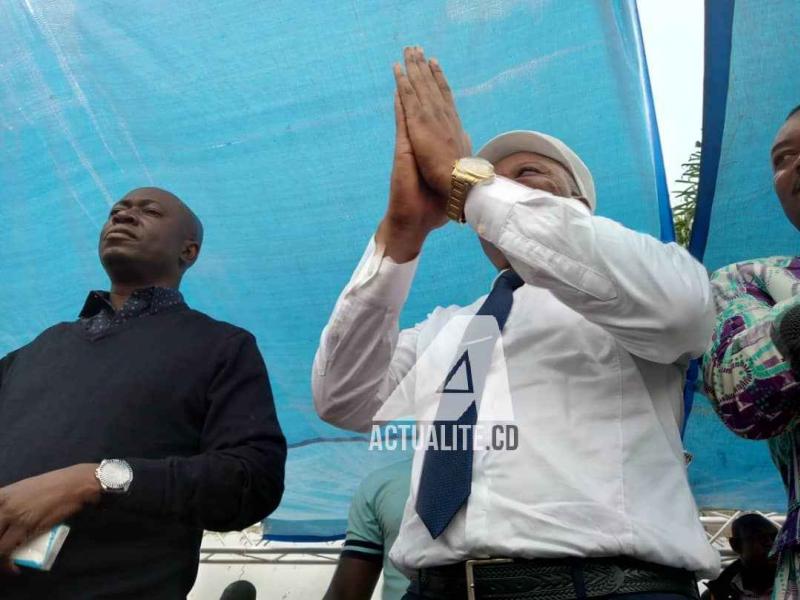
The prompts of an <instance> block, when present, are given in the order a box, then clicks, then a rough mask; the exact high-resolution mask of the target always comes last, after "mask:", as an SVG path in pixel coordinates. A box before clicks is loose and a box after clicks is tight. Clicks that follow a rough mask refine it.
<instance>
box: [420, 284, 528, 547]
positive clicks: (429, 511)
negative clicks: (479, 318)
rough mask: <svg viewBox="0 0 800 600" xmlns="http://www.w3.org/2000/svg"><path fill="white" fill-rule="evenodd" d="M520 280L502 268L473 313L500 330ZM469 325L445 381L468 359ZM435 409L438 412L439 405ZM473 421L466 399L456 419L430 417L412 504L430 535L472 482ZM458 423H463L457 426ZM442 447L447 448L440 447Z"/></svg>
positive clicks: (475, 412) (447, 520)
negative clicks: (431, 438)
mask: <svg viewBox="0 0 800 600" xmlns="http://www.w3.org/2000/svg"><path fill="white" fill-rule="evenodd" d="M522 284H523V281H522V279H521V278H520V276H519V275H517V274H516V273H515V272H514V271H512V270H510V269H509V270H507V271H504V272H503V273H502V274H501V275H500V276H499V277H498V278H497V280H496V281H495V283H494V287H493V288H492V291H491V293H490V294H489V296H488V297H487V298H486V301H485V302H484V303H483V304H482V305H481V307H480V309H479V310H478V312H477V313H475V314H476V315H488V316H493V317H494V318H495V319H496V320H497V327H498V329H499V330H500V331H502V330H503V326H504V325H505V324H506V320H507V319H508V314H509V313H510V312H511V305H512V304H513V302H514V290H515V289H517V288H518V287H520V286H521V285H522ZM470 329H471V327H470V326H467V329H466V331H465V332H464V336H463V338H462V343H461V346H460V347H459V348H460V349H459V351H458V352H457V353H456V358H455V360H454V361H453V367H452V368H451V370H450V373H449V374H448V376H447V378H446V380H445V381H447V380H449V379H450V377H452V376H453V374H454V371H456V369H458V368H459V366H460V365H461V364H462V362H463V361H464V359H465V358H467V360H468V357H466V356H465V354H466V352H465V351H464V350H463V347H464V344H465V343H468V342H470V341H472V339H473V337H475V335H473V334H471V332H470ZM467 364H468V363H467ZM486 367H487V368H488V365H486ZM470 378H471V375H470ZM479 385H480V389H478V390H476V392H475V398H476V400H478V399H480V395H481V393H482V391H483V382H482V381H481V382H480V383H479ZM444 388H445V386H443V389H444ZM438 412H439V414H441V412H442V410H441V407H440V410H439V411H438ZM477 421H478V407H477V405H476V402H475V401H473V402H471V403H470V405H469V406H468V407H467V409H466V410H465V411H464V413H463V414H462V415H461V417H460V418H459V419H458V420H457V421H452V420H448V421H443V420H442V421H440V420H439V419H438V418H437V420H436V421H434V424H433V428H434V435H436V436H437V441H438V448H428V449H427V450H426V451H425V458H424V460H423V463H422V474H421V476H420V482H419V489H418V492H417V505H416V509H417V514H418V515H419V517H420V519H422V522H423V523H424V524H425V527H427V528H428V531H429V532H430V534H431V537H433V538H434V539H436V538H437V537H439V536H440V535H441V534H442V532H443V531H444V530H445V529H446V528H447V526H448V525H449V524H450V521H452V520H453V517H454V516H455V514H456V513H457V512H458V510H459V509H460V508H461V507H462V506H463V505H464V503H465V502H466V501H467V498H468V497H469V494H470V488H471V486H472V443H473V426H474V425H475V423H477ZM460 425H466V426H467V427H466V428H461V429H459V427H458V426H460ZM464 430H465V433H466V435H464V433H463V432H462V434H461V435H460V436H458V435H456V431H464ZM456 438H459V439H456ZM443 447H444V448H450V449H447V450H443V449H441V448H443Z"/></svg>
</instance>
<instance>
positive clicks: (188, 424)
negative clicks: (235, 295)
mask: <svg viewBox="0 0 800 600" xmlns="http://www.w3.org/2000/svg"><path fill="white" fill-rule="evenodd" d="M201 243H202V225H201V224H200V221H199V220H198V219H197V217H196V216H195V215H194V213H192V211H191V210H190V209H189V208H188V207H187V206H186V205H184V204H183V202H181V201H180V200H179V199H178V198H177V197H176V196H174V195H172V194H170V193H169V192H166V191H164V190H160V189H157V188H142V189H137V190H134V191H132V192H130V193H128V194H127V195H126V196H125V197H124V198H123V199H122V200H120V201H119V202H117V203H116V204H115V205H114V207H113V208H112V210H111V214H110V216H109V218H108V221H107V222H106V224H105V225H104V226H103V229H102V231H101V234H100V246H99V254H100V260H101V262H102V264H103V267H104V268H105V270H106V272H107V273H108V276H109V278H110V279H111V291H110V293H106V292H92V293H90V294H89V297H88V299H87V300H86V303H85V305H84V307H83V310H82V311H81V313H80V318H79V320H77V321H74V322H69V323H60V324H58V325H56V326H54V327H51V328H50V329H48V330H46V331H45V332H44V333H42V334H41V335H40V336H39V337H37V338H36V339H35V340H34V341H33V342H31V343H30V344H28V345H27V346H24V347H22V348H20V349H18V350H16V351H14V352H11V353H10V354H8V355H7V356H6V357H5V358H3V359H2V361H0V598H3V599H5V598H13V599H21V598H26V599H27V598H35V599H39V598H42V599H44V598H47V599H72V598H75V599H77V598H80V599H81V600H83V599H88V598H111V597H113V598H137V599H139V598H142V599H143V598H147V599H160V598H164V599H173V598H184V597H185V596H186V594H187V593H188V592H189V590H190V589H191V588H192V585H193V583H194V580H195V577H196V575H197V565H198V556H199V547H200V541H201V537H202V532H203V529H211V530H220V531H224V530H234V529H242V528H244V527H247V526H249V525H251V524H253V523H255V522H257V521H259V520H261V519H263V518H264V517H266V516H267V515H268V514H269V513H271V512H272V511H273V510H274V509H275V508H276V507H277V506H278V503H279V502H280V499H281V495H282V493H283V477H284V464H285V461H286V441H285V439H284V437H283V434H282V432H281V428H280V425H279V424H278V420H277V417H276V414H275V407H274V404H273V400H272V393H271V390H270V385H269V381H268V378H267V371H266V368H265V366H264V361H263V360H262V358H261V354H260V353H259V351H258V348H257V346H256V342H255V339H254V338H253V336H252V335H251V334H250V333H248V332H247V331H245V330H243V329H240V328H238V327H235V326H233V325H229V324H227V323H222V322H219V321H215V320H213V319H211V318H210V317H208V316H206V315H204V314H202V313H200V312H197V311H195V310H192V309H190V308H189V307H188V306H187V305H186V304H185V303H184V301H183V297H182V296H181V294H180V292H179V291H178V287H179V285H180V282H181V278H182V276H183V274H184V273H185V272H186V270H187V269H188V268H189V267H191V266H192V264H194V262H195V260H196V259H197V256H198V252H199V250H200V245H201ZM62 522H66V523H68V524H69V525H70V526H71V528H72V529H71V532H70V534H69V536H68V538H67V540H66V543H65V544H64V547H63V549H62V550H61V553H60V554H59V556H58V558H57V560H56V562H55V565H54V566H53V568H52V570H51V571H50V572H48V573H44V572H39V571H34V570H30V569H19V568H17V567H15V566H14V565H13V564H12V563H11V561H10V559H9V556H10V554H11V553H12V551H13V550H14V549H15V548H16V547H18V546H19V545H21V544H23V543H24V542H25V541H26V540H28V539H30V538H31V537H33V536H36V535H37V534H39V533H41V532H44V531H46V530H48V529H49V528H51V527H52V526H54V525H56V524H58V523H62Z"/></svg>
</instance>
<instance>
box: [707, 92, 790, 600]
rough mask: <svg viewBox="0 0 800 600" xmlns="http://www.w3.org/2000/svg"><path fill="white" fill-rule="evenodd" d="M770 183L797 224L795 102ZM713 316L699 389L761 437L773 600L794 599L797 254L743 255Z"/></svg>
mask: <svg viewBox="0 0 800 600" xmlns="http://www.w3.org/2000/svg"><path fill="white" fill-rule="evenodd" d="M771 165H772V175H773V179H772V181H773V186H774V189H775V193H776V195H777V196H778V200H780V203H781V207H782V208H783V211H784V213H785V214H786V217H787V218H788V219H789V221H790V222H791V223H792V225H794V227H795V228H796V229H800V106H798V107H797V108H795V109H793V110H792V111H791V112H790V113H789V115H788V116H787V118H786V120H785V121H784V123H783V125H782V126H781V127H780V129H779V130H778V133H777V135H776V136H775V140H774V142H773V145H772V151H771ZM711 285H712V288H713V292H714V302H715V304H716V308H717V322H716V328H715V331H714V336H713V341H712V345H711V347H710V349H709V350H708V351H707V352H706V354H705V356H704V358H703V379H704V385H705V391H706V395H707V396H708V398H709V399H710V400H711V403H712V405H713V406H714V408H715V409H716V411H717V413H718V414H719V416H720V418H721V419H722V421H723V422H724V423H725V424H726V425H727V426H728V428H729V429H730V430H731V431H733V432H734V433H736V434H737V435H740V436H742V437H744V438H748V439H756V440H768V441H769V449H770V453H771V454H772V459H773V462H774V463H775V464H776V465H777V467H778V470H779V471H780V474H781V477H782V479H783V483H784V485H785V486H786V490H787V494H788V498H789V506H788V509H787V514H786V521H785V522H784V524H783V527H782V528H781V531H780V533H779V534H778V539H777V541H776V542H775V547H774V549H773V551H774V552H776V553H777V555H778V568H777V572H776V580H775V587H774V590H773V594H774V597H775V598H776V600H784V599H787V598H791V599H795V598H798V597H800V593H799V592H798V574H800V553H798V551H797V549H798V547H800V523H798V520H799V519H798V517H799V516H800V461H799V460H798V450H800V437H799V436H800V430H798V427H797V425H798V423H800V404H798V402H797V399H798V397H800V396H799V395H800V257H798V256H772V257H769V258H761V259H754V260H747V261H744V262H740V263H736V264H733V265H729V266H727V267H724V268H722V269H719V270H718V271H716V272H715V273H714V274H713V275H712V277H711Z"/></svg>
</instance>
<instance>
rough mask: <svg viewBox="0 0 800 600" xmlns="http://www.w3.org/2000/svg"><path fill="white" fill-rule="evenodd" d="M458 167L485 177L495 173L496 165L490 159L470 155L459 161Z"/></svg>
mask: <svg viewBox="0 0 800 600" xmlns="http://www.w3.org/2000/svg"><path fill="white" fill-rule="evenodd" d="M458 168H459V169H461V170H463V171H468V172H470V173H472V174H473V175H476V176H477V177H481V178H485V177H491V176H492V175H494V166H492V163H490V162H489V161H488V160H485V159H483V158H478V157H476V156H468V157H467V158H462V159H461V160H459V161H458Z"/></svg>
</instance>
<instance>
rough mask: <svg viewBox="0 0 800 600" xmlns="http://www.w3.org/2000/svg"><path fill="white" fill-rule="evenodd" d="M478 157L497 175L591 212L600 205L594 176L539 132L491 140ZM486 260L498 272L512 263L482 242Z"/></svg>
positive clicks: (561, 144) (512, 133)
mask: <svg viewBox="0 0 800 600" xmlns="http://www.w3.org/2000/svg"><path fill="white" fill-rule="evenodd" d="M477 156H478V157H480V158H483V159H486V160H488V161H489V162H490V163H492V165H494V170H495V173H496V174H497V175H501V176H503V177H506V178H508V179H511V180H513V181H515V182H517V183H519V184H521V185H524V186H526V187H529V188H531V189H535V190H542V191H544V192H548V193H550V194H552V195H554V196H557V197H559V198H568V199H574V200H575V201H576V202H577V203H581V204H583V205H584V206H585V207H586V208H588V209H589V210H590V211H591V212H594V210H595V207H596V205H597V197H596V194H595V189H594V179H593V178H592V174H591V172H590V171H589V169H588V168H587V166H586V165H585V164H584V162H583V161H582V160H581V159H580V157H579V156H578V155H577V154H576V153H575V152H574V151H573V150H572V149H571V148H570V147H569V146H567V145H566V144H565V143H564V142H562V141H561V140H559V139H557V138H555V137H553V136H550V135H547V134H545V133H540V132H538V131H527V130H518V131H508V132H506V133H501V134H500V135H498V136H496V137H494V138H493V139H491V140H489V141H488V142H487V143H486V145H484V146H483V148H481V149H480V150H479V151H478V153H477ZM479 239H480V242H481V246H482V247H483V251H484V253H485V254H486V256H488V257H489V260H491V261H492V264H494V266H495V267H497V268H498V269H506V268H509V266H510V264H509V262H508V259H507V258H506V257H505V256H503V254H502V252H500V250H498V249H497V248H496V247H495V246H494V245H493V244H491V243H490V242H487V241H486V240H484V239H483V238H479Z"/></svg>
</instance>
